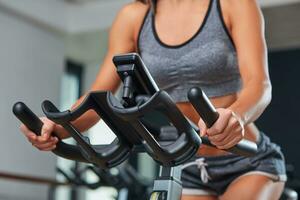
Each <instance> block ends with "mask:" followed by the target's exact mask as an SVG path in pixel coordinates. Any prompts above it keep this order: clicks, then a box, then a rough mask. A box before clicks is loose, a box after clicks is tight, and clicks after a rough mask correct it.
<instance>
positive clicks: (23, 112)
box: [13, 102, 43, 135]
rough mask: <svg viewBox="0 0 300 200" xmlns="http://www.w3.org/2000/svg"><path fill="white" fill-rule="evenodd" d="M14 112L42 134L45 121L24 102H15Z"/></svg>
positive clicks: (27, 125)
mask: <svg viewBox="0 0 300 200" xmlns="http://www.w3.org/2000/svg"><path fill="white" fill-rule="evenodd" d="M13 113H14V114H15V116H16V117H17V118H18V119H19V120H20V121H21V122H22V123H23V124H24V125H25V126H26V127H27V128H28V129H30V130H31V131H32V132H34V133H35V134H37V135H41V131H42V127H43V122H42V121H41V120H40V119H39V118H38V117H37V116H36V115H35V114H34V113H33V112H32V111H31V110H30V109H29V108H28V107H27V106H26V105H25V104H24V103H23V102H17V103H15V105H14V106H13Z"/></svg>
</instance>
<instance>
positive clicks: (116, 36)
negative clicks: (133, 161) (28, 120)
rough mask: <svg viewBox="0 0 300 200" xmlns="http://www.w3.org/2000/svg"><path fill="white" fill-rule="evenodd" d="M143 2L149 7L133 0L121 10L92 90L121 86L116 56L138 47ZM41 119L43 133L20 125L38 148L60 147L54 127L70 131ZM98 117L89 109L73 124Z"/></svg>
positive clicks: (62, 134) (90, 122)
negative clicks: (52, 134) (114, 59)
mask: <svg viewBox="0 0 300 200" xmlns="http://www.w3.org/2000/svg"><path fill="white" fill-rule="evenodd" d="M142 6H143V7H145V5H143V4H142V3H138V2H136V3H131V4H128V5H126V6H124V7H123V8H122V9H121V10H120V11H119V13H118V14H117V17H116V19H115V20H114V22H113V24H112V26H111V29H110V32H109V42H108V51H107V54H106V56H105V58H104V61H103V63H102V64H101V67H100V71H99V73H98V75H97V77H96V80H95V81H94V83H93V84H92V86H91V89H90V91H95V90H106V91H112V92H115V91H116V90H117V88H118V86H119V84H120V79H119V77H118V75H117V73H116V68H115V66H114V64H113V62H112V58H113V56H114V55H116V54H122V53H129V52H134V51H135V50H136V44H135V33H136V18H137V15H140V13H141V11H143V10H141V9H140V8H141V7H142ZM85 96H86V95H83V96H82V97H81V98H80V99H79V100H77V102H76V103H75V104H74V105H73V106H72V109H74V108H76V107H77V106H78V105H80V104H81V102H82V101H83V100H84V98H85ZM41 120H42V121H43V122H44V126H43V128H42V135H41V136H37V135H35V134H34V133H33V132H31V131H30V130H29V129H28V128H27V127H26V126H25V125H24V124H22V125H21V127H20V129H21V131H22V132H23V133H24V134H25V136H26V137H27V139H28V140H29V142H31V143H32V144H33V145H34V146H35V147H37V148H38V149H40V150H43V151H50V150H53V149H55V148H56V146H55V144H56V143H57V141H58V138H57V137H55V136H51V133H52V132H54V131H55V133H56V134H57V136H58V137H59V138H61V139H64V138H66V137H69V134H68V133H67V132H66V131H65V130H64V129H63V128H62V127H61V126H60V125H57V124H55V123H53V122H52V121H50V120H49V119H47V118H41ZM98 120H99V117H98V115H96V113H95V112H94V111H88V112H86V113H85V114H84V115H83V116H82V117H80V118H79V119H77V120H76V121H74V122H73V125H74V126H75V127H76V128H78V129H79V130H80V131H81V132H82V131H84V130H87V129H88V128H90V127H91V126H93V125H94V124H95V123H96V122H97V121H98Z"/></svg>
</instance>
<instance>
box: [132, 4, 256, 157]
mask: <svg viewBox="0 0 300 200" xmlns="http://www.w3.org/2000/svg"><path fill="white" fill-rule="evenodd" d="M161 2H162V3H161V4H158V5H157V7H156V9H157V10H156V12H155V15H154V16H155V17H151V13H150V12H151V11H152V10H151V9H150V10H149V9H148V8H144V10H145V11H144V15H143V18H144V20H143V21H142V20H140V23H137V29H136V30H138V31H136V36H135V38H136V43H137V48H138V50H139V51H140V50H144V49H148V50H149V51H148V52H147V50H144V51H143V52H139V53H140V54H141V55H142V58H143V59H144V61H145V63H146V65H147V66H148V68H149V71H150V73H151V74H152V75H153V78H154V79H157V80H158V82H159V83H160V82H161V85H162V86H163V87H164V86H165V87H166V90H167V91H168V89H169V90H170V93H171V96H172V95H173V96H174V98H175V99H176V100H178V101H176V102H177V106H178V108H179V109H180V110H181V111H182V112H183V114H185V115H186V116H187V117H188V118H189V119H191V120H192V121H193V122H194V123H197V122H198V120H199V115H198V114H197V113H196V112H195V110H194V109H193V107H192V105H191V104H190V103H188V102H187V101H186V100H187V99H186V97H182V98H181V97H180V95H178V94H179V93H178V92H177V91H180V92H183V93H186V90H187V89H188V88H190V87H191V86H193V84H206V85H207V92H208V93H209V96H210V100H211V102H212V103H213V105H214V106H215V107H216V108H227V107H229V106H230V105H231V104H232V103H234V102H235V101H236V99H237V91H236V90H237V87H238V86H239V84H240V80H239V78H240V77H238V76H240V75H239V73H238V71H237V70H238V69H235V68H233V67H232V65H234V64H236V63H237V61H236V60H237V58H235V57H234V56H236V52H235V50H234V49H231V48H234V46H233V43H232V41H231V37H230V31H228V30H230V28H229V27H230V21H229V19H228V17H227V16H228V15H227V14H226V10H223V9H222V8H221V6H220V4H218V3H219V2H218V0H206V1H197V2H196V3H195V2H193V3H191V4H187V5H181V7H176V6H174V7H172V5H167V4H166V3H165V1H161ZM191 2H192V1H191ZM145 7H147V6H145ZM216 9H219V13H216V11H217V10H216ZM161 10H163V11H164V12H161ZM152 12H154V11H152ZM221 13H222V14H221ZM213 15H215V16H213ZM216 15H219V16H218V17H219V18H218V19H217V18H216ZM187 19H193V20H187ZM217 20H220V21H218V22H217V23H223V24H222V26H223V27H221V28H223V31H224V32H223V35H221V36H220V37H224V38H225V37H227V40H226V39H224V38H223V39H224V40H223V39H222V40H220V41H221V42H220V41H217V40H216V39H215V38H216V37H218V35H216V36H212V35H210V33H214V31H216V32H217V33H218V32H221V30H218V28H219V29H220V24H219V25H218V24H217V25H215V26H210V24H208V23H215V22H214V21H217ZM224 26H226V27H224ZM181 27H182V28H181ZM183 27H185V28H183ZM207 29H208V30H207ZM143 31H144V32H143ZM205 31H206V33H205ZM143 34H144V35H143ZM201 34H207V36H206V37H207V38H208V39H207V41H202V40H203V38H204V37H205V36H202V35H201ZM210 36H212V37H210ZM141 37H142V39H144V40H143V41H141ZM201 37H202V38H201ZM148 38H150V39H148ZM201 39H202V40H201ZM151 40H153V41H151ZM154 40H155V41H154ZM212 40H214V43H212ZM223 41H225V43H224V44H223V43H222V42H223ZM197 42H198V44H199V48H198V47H197V48H194V47H193V45H195V43H197ZM229 42H230V43H232V44H229ZM209 43H211V44H213V45H211V46H209V45H208V46H205V45H207V44H209ZM220 44H221V45H220ZM142 45H144V46H142ZM151 45H152V46H151ZM155 45H157V46H155ZM230 45H232V46H230ZM141 46H142V47H141ZM143 48H144V49H143ZM160 48H161V50H160ZM191 48H194V50H193V51H198V50H199V49H200V50H202V51H205V53H206V54H203V53H202V52H201V51H199V52H197V55H199V56H198V57H195V58H194V59H199V61H198V62H202V61H203V60H204V59H208V62H209V60H212V61H215V62H228V63H229V65H228V68H227V69H225V70H227V71H228V73H230V74H229V75H230V77H232V78H230V80H228V78H226V77H224V76H222V72H221V73H220V72H217V73H215V72H209V71H207V69H206V71H207V72H206V74H207V75H209V74H210V73H212V75H211V76H214V77H215V79H214V80H210V79H209V78H208V79H207V80H205V81H204V82H203V83H202V82H201V76H202V74H198V75H197V72H198V70H197V69H194V70H195V72H194V73H193V71H191V70H192V69H191V70H183V69H184V68H179V69H172V70H171V71H168V69H166V68H167V67H168V65H166V63H170V62H172V60H175V59H176V58H180V57H181V56H182V55H185V52H188V51H190V49H191ZM213 48H217V49H213ZM218 48H219V49H218ZM222 48H225V49H222ZM209 51H211V53H210V54H207V52H209ZM222 51H229V53H231V54H232V55H230V60H228V58H226V59H227V60H226V61H224V60H221V59H219V57H222V56H223V57H224V55H223V54H222ZM147 53H148V55H150V54H152V57H151V55H150V56H148V55H147ZM164 53H165V54H169V55H170V56H171V57H170V58H169V61H166V60H165V59H162V61H161V63H164V64H162V65H161V68H160V69H159V70H157V67H156V68H155V65H154V64H153V63H155V61H157V60H159V59H155V58H157V57H156V56H154V57H153V55H155V54H156V55H157V56H159V55H160V54H164ZM176 54H177V55H176ZM201 54H202V55H203V56H202V57H201ZM162 56H164V55H162ZM186 57H187V56H186ZM227 57H228V56H227ZM147 58H148V59H149V60H148V61H147ZM234 58H235V59H236V60H234ZM191 59H193V58H191ZM191 59H190V58H188V59H186V62H189V60H191ZM163 60H165V61H166V62H164V61H163ZM178 60H179V59H178ZM183 61H184V59H183ZM195 61H196V60H195ZM158 62H160V61H158ZM180 62H181V61H180ZM235 62H236V63H235ZM156 65H157V66H158V64H156ZM164 65H166V66H164ZM176 65H177V64H176V62H175V61H174V64H173V66H176ZM205 65H208V64H207V62H206V63H205ZM149 66H150V67H149ZM213 66H216V65H212V68H213ZM220 66H223V65H220ZM169 67H170V66H169ZM162 68H164V69H162ZM186 69H190V68H186ZM165 70H166V71H165ZM179 70H181V71H180V73H181V74H180V76H178V74H175V75H176V76H175V75H174V77H173V78H174V80H172V74H174V73H175V72H178V71H179ZM213 70H214V71H217V70H222V68H221V69H218V68H213ZM162 73H164V74H162ZM168 73H169V74H168ZM156 74H157V75H156ZM166 74H168V77H169V79H168V77H165V78H164V75H166ZM185 74H189V75H190V77H187V78H186V79H183V75H185ZM206 74H205V73H204V75H203V79H206V78H207V77H205V75H206ZM195 75H196V76H199V77H200V80H199V81H200V82H199V83H198V82H197V81H198V79H195V80H196V81H193V80H192V79H193V77H192V76H195ZM159 76H161V77H159ZM176 77H180V78H177V79H176ZM227 77H228V76H227ZM224 78H225V79H224ZM160 79H161V80H160ZM170 79H171V80H170ZM215 80H221V81H223V82H224V83H222V82H220V84H219V83H218V84H214V81H215ZM164 81H165V82H164ZM176 83H177V84H178V85H176ZM225 84H226V87H227V88H223V89H222V88H221V87H222V86H224V85H225ZM159 86H160V85H159ZM204 86H205V85H204ZM172 87H174V88H172ZM175 87H177V88H175ZM202 87H203V85H202ZM220 88H221V90H220ZM228 88H229V89H228ZM161 89H164V88H161ZM224 89H225V91H224ZM222 90H223V91H222ZM174 91H175V92H174ZM222 92H223V93H222ZM210 93H211V94H210ZM218 93H222V94H223V95H220V96H217V95H215V94H218ZM258 135H259V134H258V130H257V128H256V127H255V125H254V124H253V123H251V124H248V125H247V126H246V127H245V138H246V139H250V140H252V141H257V140H258ZM198 153H199V154H201V155H206V156H215V155H222V154H225V152H224V151H221V150H218V149H215V148H211V147H208V146H205V145H202V147H201V148H200V150H199V152H198Z"/></svg>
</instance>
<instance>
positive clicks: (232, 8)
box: [21, 0, 286, 200]
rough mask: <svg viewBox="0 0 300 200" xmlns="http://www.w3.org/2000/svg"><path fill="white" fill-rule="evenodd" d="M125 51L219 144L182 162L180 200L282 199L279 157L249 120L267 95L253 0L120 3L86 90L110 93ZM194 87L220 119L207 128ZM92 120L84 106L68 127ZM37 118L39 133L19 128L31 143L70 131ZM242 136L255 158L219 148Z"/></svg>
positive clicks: (49, 145) (48, 144)
mask: <svg viewBox="0 0 300 200" xmlns="http://www.w3.org/2000/svg"><path fill="white" fill-rule="evenodd" d="M128 52H139V53H140V54H141V56H142V58H143V60H144V62H145V64H146V66H147V67H148V68H149V71H150V73H151V74H152V76H153V78H154V79H155V81H156V82H157V83H158V86H159V87H160V88H161V89H164V90H166V91H167V92H168V93H169V94H170V95H171V97H172V98H173V99H174V101H175V102H176V103H177V105H178V107H179V109H180V110H181V111H182V112H183V113H184V114H185V115H186V116H187V117H189V118H190V119H191V120H192V121H194V122H195V123H198V125H199V127H200V130H201V135H202V136H204V135H206V136H207V137H208V138H209V139H210V141H211V142H212V143H213V144H214V145H216V146H217V149H215V148H211V147H207V146H204V145H203V146H202V148H200V150H199V152H198V155H197V156H195V158H193V159H191V160H190V161H189V162H188V163H186V164H185V165H184V166H183V167H184V170H183V175H182V181H183V187H184V189H183V194H182V200H204V199H206V200H208V199H224V200H226V199H278V198H279V197H280V195H281V192H282V190H283V187H284V181H285V180H286V176H285V168H284V158H283V155H282V153H281V152H280V148H279V147H278V146H277V145H275V144H273V143H271V142H270V141H269V138H268V137H267V136H266V135H264V134H263V133H261V132H260V131H259V130H258V129H257V128H256V126H255V125H254V123H253V122H254V121H255V120H256V119H257V118H258V117H259V116H260V115H261V114H262V112H263V111H264V109H265V108H266V107H267V105H268V104H269V102H270V100H271V84H270V80H269V75H268V64H267V54H266V45H265V39H264V24H263V19H262V15H261V12H260V10H259V7H258V5H257V3H256V2H255V1H254V0H244V1H240V0H185V1H182V0H181V1H180V0H157V1H151V2H148V1H146V0H139V1H136V2H133V3H131V4H129V5H126V6H124V7H123V8H122V9H121V11H120V12H119V13H118V15H117V17H116V19H115V21H114V23H113V25H112V27H111V30H110V34H109V49H108V52H107V55H106V57H105V59H104V62H103V64H102V67H101V69H100V71H99V74H98V76H97V78H96V80H95V82H94V84H93V85H92V87H91V90H110V91H116V89H117V88H118V85H119V83H120V80H119V77H118V75H117V73H116V71H115V67H114V66H113V63H112V57H113V55H116V54H122V53H128ZM192 86H200V87H201V88H202V89H203V90H204V91H205V92H206V94H207V95H208V96H209V98H210V100H211V101H212V103H213V104H214V105H215V106H216V107H217V108H218V109H217V111H218V112H219V114H220V117H219V119H218V120H217V122H216V123H215V124H214V125H213V127H211V128H209V129H208V128H207V127H206V126H205V124H204V123H203V121H202V119H199V116H198V114H197V113H196V112H195V111H194V110H193V108H192V106H191V104H190V103H188V102H187V97H186V93H187V91H188V89H189V88H190V87H192ZM83 98H84V97H82V98H80V99H79V100H78V101H77V103H76V104H75V105H74V107H76V106H77V105H79V104H80V102H81V101H82V100H83ZM98 120H99V118H98V117H97V115H96V114H95V113H93V112H92V111H90V112H88V113H86V114H85V115H84V116H82V117H81V118H80V119H78V120H77V121H75V122H74V125H75V126H76V127H77V128H78V129H79V130H81V131H83V130H86V129H88V128H89V127H91V126H92V125H93V124H95V123H96V122H97V121H98ZM43 121H44V123H45V125H44V127H43V130H42V136H36V135H35V134H34V133H32V132H30V131H29V130H28V129H27V128H26V127H25V126H24V125H22V126H21V130H22V131H23V132H24V134H25V135H26V136H27V138H28V140H29V141H30V142H31V143H32V144H33V145H34V146H35V147H37V148H38V149H40V150H43V151H49V150H52V149H54V148H55V144H56V143H57V141H58V139H57V138H56V137H54V136H51V133H52V132H53V131H54V130H55V131H56V132H57V133H59V137H61V138H65V137H68V134H67V133H66V132H65V131H64V130H63V128H62V127H60V126H59V125H56V124H54V123H53V122H51V121H50V120H47V119H45V118H43ZM243 138H245V139H249V140H252V141H255V142H256V143H257V144H258V147H259V152H258V154H257V155H256V156H254V157H252V158H244V157H241V156H238V155H232V154H228V153H226V152H225V151H222V149H227V148H230V147H232V146H234V145H235V144H237V143H238V142H239V141H240V140H241V139H243Z"/></svg>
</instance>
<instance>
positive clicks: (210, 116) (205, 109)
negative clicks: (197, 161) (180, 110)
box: [188, 87, 257, 156]
mask: <svg viewBox="0 0 300 200" xmlns="http://www.w3.org/2000/svg"><path fill="white" fill-rule="evenodd" d="M188 99H189V101H190V102H191V104H192V105H193V107H194V108H195V110H196V111H197V112H198V114H199V115H200V117H201V118H202V120H203V121H204V122H205V124H206V126H207V127H208V128H210V127H212V126H213V124H214V123H215V122H216V121H217V120H218V118H219V113H218V112H217V111H216V109H215V108H214V106H213V105H212V104H211V102H210V101H209V99H208V98H207V96H206V95H205V93H204V92H203V91H202V90H201V89H200V88H198V87H194V88H191V89H190V90H189V92H188ZM202 141H203V143H204V144H206V145H209V146H214V145H213V144H211V143H210V141H209V140H208V138H202ZM214 147H215V146H214ZM226 151H228V152H231V153H235V154H239V155H243V156H254V155H255V154H256V153H257V145H256V143H254V142H252V141H249V140H245V139H243V140H241V141H240V142H239V143H238V144H236V145H235V146H234V147H232V148H229V149H226Z"/></svg>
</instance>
